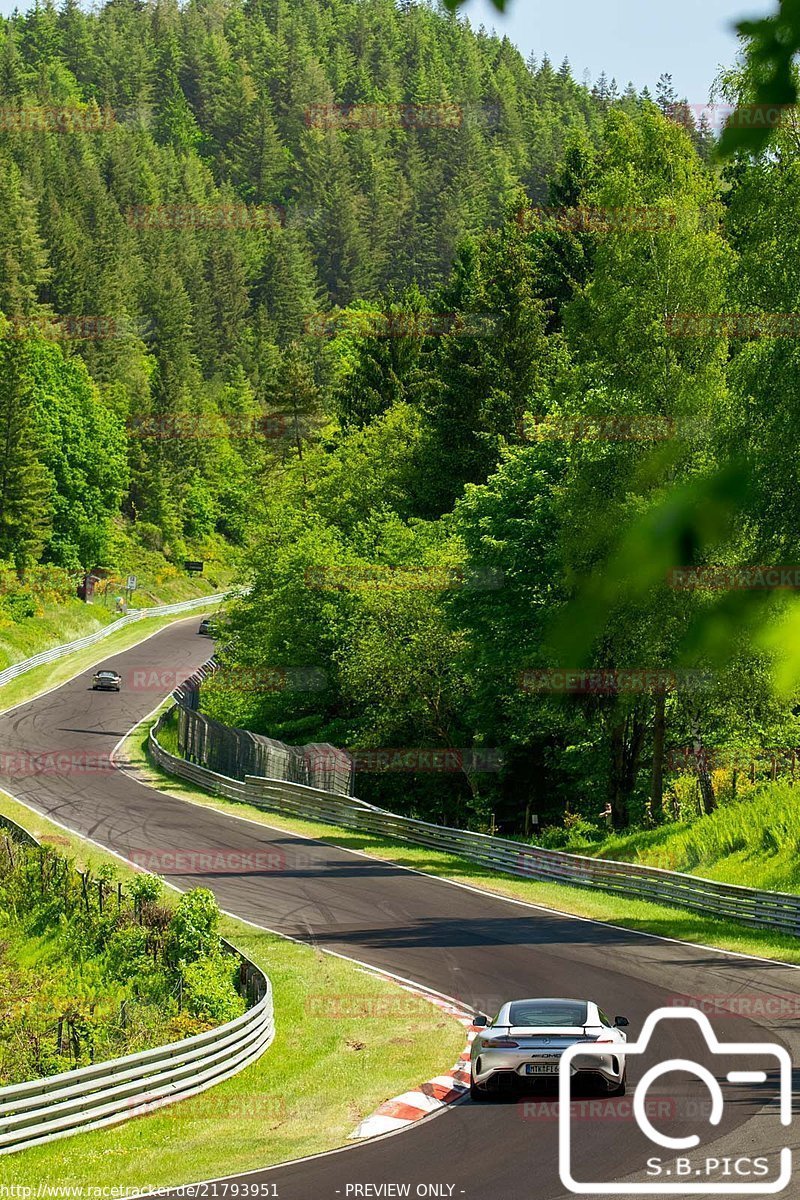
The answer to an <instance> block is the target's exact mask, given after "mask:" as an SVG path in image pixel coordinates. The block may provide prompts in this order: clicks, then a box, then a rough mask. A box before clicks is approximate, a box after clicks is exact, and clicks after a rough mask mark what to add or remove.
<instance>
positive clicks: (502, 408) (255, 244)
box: [0, 0, 800, 832]
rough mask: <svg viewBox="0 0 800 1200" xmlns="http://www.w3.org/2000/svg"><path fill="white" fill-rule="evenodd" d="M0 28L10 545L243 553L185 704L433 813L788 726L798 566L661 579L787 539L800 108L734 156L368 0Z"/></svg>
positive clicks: (684, 125)
mask: <svg viewBox="0 0 800 1200" xmlns="http://www.w3.org/2000/svg"><path fill="white" fill-rule="evenodd" d="M0 38H1V40H0V244H1V245H2V251H3V252H2V255H1V256H0V314H2V315H1V316H0V324H1V325H2V331H1V332H2V335H3V336H2V340H0V357H1V358H2V362H0V437H2V441H3V446H4V451H5V452H4V454H3V455H2V456H0V562H5V563H8V564H11V565H13V566H14V567H15V568H16V569H17V571H18V572H20V573H24V572H25V570H26V569H29V568H30V567H31V566H32V564H34V563H37V562H44V563H53V564H56V565H57V566H61V567H67V568H70V569H78V568H88V567H90V566H92V565H96V564H97V563H100V562H102V561H104V560H105V559H106V558H107V557H108V555H109V553H111V551H110V546H112V544H113V536H112V535H113V531H114V529H115V527H117V526H118V524H119V522H120V521H121V520H124V521H125V522H126V528H130V529H132V530H133V533H134V536H136V537H138V538H139V539H140V540H141V541H142V543H143V544H144V545H147V546H150V547H158V548H160V549H161V550H163V552H164V553H165V554H166V555H167V556H168V557H170V558H172V559H173V560H176V561H179V560H180V559H181V558H182V557H183V556H184V553H185V549H186V546H187V544H188V543H190V544H192V545H195V544H197V543H198V541H199V540H201V539H203V538H211V537H214V538H218V539H225V540H226V541H227V542H228V543H230V544H232V545H234V546H237V547H240V548H241V550H242V553H243V554H244V556H245V560H246V561H247V562H248V563H249V566H248V568H247V570H246V573H245V578H244V580H243V582H247V583H250V584H252V590H251V591H250V593H249V594H248V595H247V596H246V597H245V598H243V599H242V600H241V601H240V602H239V603H238V605H236V606H235V608H234V611H233V612H232V615H231V632H232V635H233V636H232V638H231V640H230V644H229V646H228V649H227V651H226V652H225V665H226V667H228V668H230V669H228V670H225V671H223V672H221V674H220V675H219V676H218V677H217V679H216V680H215V681H214V682H213V683H211V684H209V685H208V686H207V687H206V688H205V689H204V706H205V708H206V709H207V711H208V712H210V713H211V714H212V715H213V716H216V717H219V718H221V719H223V720H225V721H227V722H229V723H232V724H240V725H244V726H246V727H248V728H251V729H255V730H259V731H263V732H267V733H269V734H271V735H272V736H277V737H281V738H283V739H284V740H286V741H290V742H297V743H300V742H302V743H306V742H315V741H330V742H333V743H335V744H338V745H341V746H344V747H347V748H349V749H350V750H352V751H353V752H354V753H355V754H356V757H357V761H358V762H360V763H361V764H362V773H361V776H360V779H359V791H360V794H362V795H365V796H374V797H377V798H380V799H381V801H382V802H386V803H389V804H392V805H394V806H396V807H398V808H401V809H403V810H404V811H414V812H418V813H420V814H423V815H426V816H429V817H432V818H433V819H446V820H448V821H456V822H459V823H471V824H473V825H475V826H476V827H479V828H486V827H489V826H490V824H491V822H492V821H497V822H499V823H500V826H501V827H502V828H503V829H505V830H507V831H511V832H521V831H523V830H525V829H526V828H528V829H529V828H530V815H531V813H532V812H535V813H537V814H538V815H539V816H540V817H541V819H542V820H543V821H544V822H549V821H552V820H557V819H560V818H561V817H562V816H563V814H564V812H565V810H566V811H569V812H571V813H572V814H573V819H578V818H579V817H580V816H581V815H583V816H584V817H590V818H594V817H596V815H597V813H598V811H599V810H600V809H601V808H603V806H604V805H605V803H606V800H608V802H609V803H610V805H611V811H612V814H613V820H614V823H615V824H616V825H617V826H618V827H623V826H625V825H626V824H627V823H629V822H630V821H635V822H639V823H646V822H651V823H652V822H657V821H659V820H661V819H662V818H663V816H664V813H665V811H666V812H667V813H678V814H680V813H688V812H692V811H696V810H697V809H698V808H701V807H702V808H703V809H705V810H706V811H710V810H712V809H713V808H714V806H715V805H716V804H717V803H718V802H719V801H720V799H724V798H725V797H726V796H728V795H733V794H735V793H736V791H737V788H738V789H739V790H740V791H741V787H742V781H741V779H740V777H739V776H740V771H741V768H740V765H739V764H740V763H741V762H742V761H747V762H749V761H750V760H752V759H757V758H759V756H760V755H763V753H764V751H765V750H766V749H768V748H770V747H784V748H786V747H791V746H793V745H797V744H798V739H797V731H796V725H797V718H796V714H795V694H794V687H795V684H794V679H795V676H794V669H793V666H792V663H791V661H789V660H788V659H787V658H786V650H787V649H789V650H791V648H792V647H793V645H794V636H793V634H792V632H791V629H790V628H789V626H788V625H787V624H786V622H791V620H792V616H793V609H792V607H791V605H790V604H789V602H788V601H787V599H786V597H787V590H786V589H785V588H784V590H780V588H776V587H774V586H760V585H759V584H758V583H756V584H755V585H753V586H740V585H737V584H734V585H733V586H726V585H725V583H724V579H723V584H722V585H719V583H716V584H715V583H713V581H712V582H711V583H710V584H709V583H708V582H707V577H705V578H706V582H703V580H704V577H703V576H702V575H696V574H695V575H692V574H690V573H687V571H688V569H689V568H703V569H705V568H706V567H711V566H715V568H719V565H720V564H722V567H724V568H726V569H727V570H728V572H729V576H728V578H729V577H730V572H731V571H733V570H734V569H735V568H737V567H740V566H741V565H742V564H762V565H764V566H765V567H769V566H772V567H774V566H775V565H776V564H778V565H780V564H784V565H785V564H791V563H793V562H795V563H796V562H798V561H799V560H798V546H797V541H798V535H797V529H798V520H797V515H796V509H797V506H798V495H799V494H800V493H798V481H797V471H796V465H795V464H794V456H793V447H794V446H795V445H796V441H797V430H798V428H800V424H799V423H798V412H797V401H796V395H795V393H796V386H795V377H796V372H797V350H796V334H797V331H796V330H795V331H794V334H793V335H791V334H790V336H786V335H785V330H784V334H783V335H779V336H778V335H776V324H775V322H774V320H773V322H772V324H770V321H769V320H768V319H767V318H764V320H762V321H761V323H760V324H759V321H758V320H756V319H755V318H753V316H752V314H754V313H762V314H781V313H789V314H791V313H793V312H796V311H797V310H798V302H797V298H796V292H797V290H798V286H800V285H799V284H798V280H797V279H796V278H795V276H796V274H797V273H796V271H795V270H794V268H793V267H792V263H793V262H794V260H795V259H796V257H797V256H796V255H795V254H794V242H795V241H796V240H798V237H799V236H800V222H798V218H797V215H796V214H797V211H798V195H796V194H795V193H797V192H798V189H800V166H799V165H798V158H799V156H800V143H798V142H797V139H796V136H795V134H794V131H793V129H792V128H791V127H789V128H786V129H781V130H779V131H778V133H777V134H776V136H775V138H774V139H773V143H772V145H771V146H770V148H769V150H768V151H746V150H741V151H740V152H739V153H738V155H737V156H736V157H734V158H731V159H729V160H726V161H720V160H719V159H717V158H715V157H714V155H713V153H712V151H713V144H712V143H713V139H712V137H711V135H710V133H709V131H708V129H707V127H706V126H704V125H703V124H702V123H701V124H700V125H699V126H696V125H695V123H694V121H693V119H692V117H691V116H690V115H689V113H688V111H687V110H686V109H685V107H684V106H683V105H681V104H680V103H679V102H678V100H677V97H676V96H675V95H674V94H673V93H672V91H671V88H670V83H669V79H668V78H667V77H665V78H664V80H663V81H662V85H661V86H660V89H659V94H658V95H657V96H656V97H655V99H653V98H651V97H650V96H649V95H648V94H644V95H637V94H636V93H635V91H634V90H633V89H632V88H630V87H628V88H625V89H623V90H620V88H619V87H618V86H617V84H616V83H615V82H613V81H612V82H608V81H607V80H605V79H601V80H600V81H598V83H597V84H596V85H595V86H594V87H587V86H585V85H583V84H580V83H577V82H576V81H575V80H574V79H573V78H572V76H571V73H570V69H569V65H568V64H563V65H562V66H561V67H560V68H558V69H557V68H555V67H554V66H553V64H551V63H550V61H549V60H548V59H547V57H546V56H540V57H539V58H538V59H531V60H530V61H529V62H527V63H526V62H525V61H524V59H523V58H522V57H521V56H520V54H519V52H518V51H517V50H516V49H515V48H514V47H513V46H512V45H511V44H510V43H509V42H508V41H504V40H500V39H498V38H496V37H494V36H490V35H489V34H487V33H486V32H485V31H484V30H478V31H475V30H473V29H471V28H470V27H469V25H468V24H467V23H466V22H465V21H464V20H463V19H459V18H457V17H455V16H452V15H448V14H447V13H445V12H444V11H438V10H437V9H435V8H434V7H432V6H428V5H424V4H414V3H402V4H395V3H392V2H391V0H298V2H297V3H291V4H290V3H284V0H261V2H257V3H246V4H242V3H240V2H239V0H233V2H230V3H217V2H216V0H214V2H208V3H194V2H193V3H188V4H186V5H184V6H182V7H179V6H178V5H177V4H174V3H172V2H169V0H164V2H158V3H151V4H141V3H138V2H136V0H111V2H110V3H107V4H105V5H104V6H102V7H101V8H99V9H98V11H97V12H94V13H85V12H83V11H82V10H81V9H80V8H78V6H77V5H76V4H74V3H73V2H72V0H65V3H64V4H63V5H62V7H60V8H55V7H53V6H51V5H39V6H38V7H37V8H36V9H35V10H32V11H31V12H30V13H28V14H26V15H17V16H14V17H12V18H10V19H8V20H6V21H4V22H2V24H0ZM724 86H725V88H726V90H727V93H728V94H729V95H730V97H731V98H736V97H738V96H740V95H742V96H745V97H746V96H747V95H748V94H749V88H750V83H749V76H748V71H747V69H744V68H743V69H742V70H741V71H740V72H739V73H738V74H737V73H732V74H731V75H730V77H728V78H727V79H726V80H725V81H724ZM737 313H739V314H743V316H742V317H741V318H736V317H735V316H734V315H731V314H737ZM721 314H728V316H727V317H723V316H721ZM723 575H724V573H723ZM781 622H783V623H784V624H783V625H781ZM776 648H778V649H779V650H780V653H781V655H782V656H783V660H784V661H783V668H784V669H783V674H782V676H781V680H780V681H779V683H780V686H778V684H776V679H775V673H774V670H773V665H774V660H775V657H776ZM293 668H300V670H298V671H296V672H294V673H292V669H293ZM308 668H313V671H311V672H309V670H308ZM283 669H286V671H285V673H284V674H283V675H281V671H282V670H283ZM579 669H580V670H582V671H586V672H590V674H591V678H588V677H587V678H584V677H579V678H578V679H577V682H576V680H575V678H573V676H572V673H573V672H576V671H578V670H579ZM568 676H569V678H568ZM311 677H313V678H314V679H315V680H319V679H324V680H325V686H324V687H322V688H320V687H319V686H315V688H314V690H313V691H303V690H297V689H295V690H293V689H292V688H290V687H287V686H281V687H276V686H274V681H275V679H276V678H283V679H284V681H285V680H286V679H293V678H294V679H297V678H311ZM243 679H244V680H249V681H250V682H249V684H248V686H243V685H242V680H243ZM259 679H261V680H263V681H266V682H264V684H263V686H259ZM564 693H566V694H564ZM432 747H438V748H441V749H447V748H450V749H451V750H452V749H456V750H460V751H463V752H465V753H464V754H463V756H462V757H459V755H457V754H456V755H451V756H450V758H449V759H448V761H450V762H455V763H456V765H457V769H454V770H447V771H442V770H427V769H426V768H424V767H420V766H419V763H417V765H416V766H415V760H414V757H413V754H414V753H415V752H416V751H418V750H420V749H429V748H432ZM387 749H388V750H389V751H390V752H391V751H392V750H397V749H407V750H410V751H411V752H412V754H411V757H410V758H409V759H408V760H407V766H406V768H405V769H402V770H396V769H395V770H391V771H386V770H375V769H374V764H373V763H372V761H371V760H370V757H369V756H370V754H371V753H373V752H375V751H380V752H381V753H384V752H386V751H387ZM681 755H684V758H683V760H681V757H680V756H681ZM687 756H688V757H687ZM378 757H380V756H378ZM376 761H377V760H376ZM393 761H394V763H395V766H396V765H397V759H396V757H395V758H394V760H393ZM420 761H421V760H420ZM487 767H489V768H490V769H487ZM759 769H761V768H759ZM791 769H792V770H793V769H794V758H792V760H791ZM751 774H752V772H751ZM665 805H666V809H665Z"/></svg>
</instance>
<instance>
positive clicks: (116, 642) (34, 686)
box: [0, 605, 216, 713]
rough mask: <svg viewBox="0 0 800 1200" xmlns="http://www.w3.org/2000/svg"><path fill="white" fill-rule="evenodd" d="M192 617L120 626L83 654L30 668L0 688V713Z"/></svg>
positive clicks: (66, 636) (169, 617) (68, 637)
mask: <svg viewBox="0 0 800 1200" xmlns="http://www.w3.org/2000/svg"><path fill="white" fill-rule="evenodd" d="M83 607H87V606H83ZM88 607H91V606H88ZM215 611H216V608H215V607H214V605H210V606H209V608H208V612H215ZM192 615H193V614H192V613H191V612H189V613H178V614H177V615H175V614H173V615H167V616H160V617H143V618H142V620H141V621H135V622H134V623H133V624H132V625H123V626H122V628H121V629H119V630H118V631H116V632H114V633H109V634H108V635H107V636H106V637H104V638H103V639H102V640H101V641H99V642H97V643H96V645H94V646H87V647H86V649H85V650H77V651H75V652H73V653H72V654H67V655H65V656H64V658H59V659H58V660H57V661H56V662H54V663H45V664H44V665H43V666H41V667H34V668H33V670H32V671H26V672H25V674H24V675H20V676H19V677H18V678H17V679H12V680H11V681H10V682H9V683H7V684H5V686H4V687H0V713H3V712H6V711H7V710H8V709H9V708H14V707H15V706H16V705H18V704H24V703H25V702H26V701H27V700H32V699H33V698H34V697H35V696H38V695H39V694H40V693H41V692H43V691H45V690H47V689H50V688H53V687H58V685H59V684H61V683H66V682H67V680H68V679H72V678H73V676H75V675H79V674H80V673H81V672H82V671H86V670H88V668H89V667H93V666H94V665H95V664H96V663H99V662H103V661H104V660H105V659H107V658H110V657H111V656H112V655H114V654H121V653H122V652H123V651H124V650H129V649H130V648H131V646H135V645H137V644H138V643H139V642H142V641H144V640H145V639H146V638H148V637H151V636H152V635H153V634H154V633H158V631H159V630H160V629H165V628H166V627H167V625H171V624H172V623H173V622H174V621H183V620H186V619H187V618H188V617H191V616H192ZM200 616H201V612H200V610H199V609H198V611H197V619H198V622H199V620H200ZM59 640H60V641H62V642H63V641H72V640H74V639H73V638H72V636H71V635H69V634H68V633H64V636H63V637H62V638H60V639H59Z"/></svg>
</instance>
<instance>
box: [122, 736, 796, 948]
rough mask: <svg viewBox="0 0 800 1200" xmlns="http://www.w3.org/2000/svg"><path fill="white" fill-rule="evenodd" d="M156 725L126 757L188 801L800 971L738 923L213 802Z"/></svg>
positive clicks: (784, 941)
mask: <svg viewBox="0 0 800 1200" xmlns="http://www.w3.org/2000/svg"><path fill="white" fill-rule="evenodd" d="M152 723H153V722H150V721H148V722H146V723H145V724H144V725H142V726H140V727H139V728H138V729H137V730H136V731H135V732H134V733H133V734H132V735H131V736H130V737H129V738H128V739H127V741H126V742H125V746H124V753H125V755H126V756H127V758H128V759H129V760H130V761H131V762H132V763H133V764H134V765H135V766H136V767H137V768H138V769H139V770H140V771H141V772H142V773H143V774H146V775H147V777H148V779H149V781H150V782H151V784H152V786H153V787H155V788H157V789H158V790H160V791H163V792H169V793H170V794H172V795H174V796H178V797H180V798H181V799H184V800H189V801H191V802H192V803H195V804H202V805H205V806H207V807H210V808H216V809H218V810H219V811H221V812H227V813H231V814H233V815H235V816H238V817H246V818H248V819H249V820H253V821H257V822H259V823H260V824H263V825H268V826H271V827H273V828H276V829H281V830H285V831H286V832H289V833H297V834H300V835H301V836H303V837H309V838H316V839H318V840H319V841H323V842H329V843H330V844H331V845H334V846H339V847H341V848H342V849H344V850H355V851H359V852H360V853H362V854H369V855H373V856H374V857H376V858H381V859H383V860H384V861H387V862H393V863H396V864H397V865H398V866H401V867H408V868H410V869H411V870H414V871H421V872H424V873H425V874H427V875H435V876H438V877H440V878H443V879H449V880H452V881H453V882H455V883H464V884H469V885H470V886H472V887H477V888H481V889H483V890H485V891H488V892H492V893H494V894H495V895H499V896H506V897H508V898H509V899H513V900H522V901H525V902H526V903H528V904H535V905H540V906H543V907H545V908H551V909H555V910H557V911H559V912H563V913H568V914H572V915H574V916H578V917H588V918H590V919H592V920H596V921H604V922H609V923H611V924H614V925H619V926H622V927H623V928H626V929H633V930H638V931H639V932H641V933H653V934H657V935H659V936H661V937H669V938H676V939H679V940H681V941H686V942H692V943H695V944H700V945H704V946H714V947H717V948H719V949H720V950H731V951H733V952H735V953H739V954H752V955H756V956H758V957H763V958H770V959H775V960H777V961H779V962H785V963H797V964H798V965H800V943H798V940H797V939H796V938H793V937H789V936H784V935H780V934H775V933H771V932H769V931H767V930H764V931H762V930H757V929H751V928H749V927H748V926H747V925H744V924H741V925H740V924H737V922H735V921H720V920H715V919H713V918H710V917H704V916H703V915H702V914H698V913H692V912H688V911H686V910H684V909H679V908H670V907H668V906H667V905H661V904H651V903H648V902H646V901H640V900H627V899H626V898H625V897H622V896H613V895H607V894H604V893H603V892H599V891H595V890H592V889H589V888H582V887H570V886H567V885H563V884H556V883H543V882H538V881H535V880H529V879H520V878H518V877H516V876H513V875H504V874H503V873H502V872H499V871H490V870H488V869H487V868H485V867H481V866H479V865H478V864H476V863H471V862H469V861H468V860H467V859H464V858H460V857H458V856H457V855H454V854H445V853H442V852H440V851H438V850H430V849H426V848H425V847H421V846H412V845H408V844H406V843H405V842H400V841H396V840H393V839H391V838H383V837H376V836H373V835H372V834H367V833H360V832H356V831H353V830H349V829H343V828H340V827H339V826H335V825H326V824H323V823H322V822H318V821H304V820H300V819H297V818H294V817H286V816H284V815H282V814H279V813H275V812H271V811H268V810H264V809H260V808H256V807H255V806H253V805H251V804H243V803H240V802H238V801H233V800H225V799H223V798H221V797H218V796H212V795H209V793H207V792H204V791H203V790H202V789H200V788H196V787H193V786H191V785H189V784H185V783H183V782H182V781H181V780H179V779H173V778H172V777H171V776H169V775H167V774H166V773H165V772H164V771H161V770H160V769H159V768H158V767H157V766H156V765H155V764H154V763H152V762H151V760H150V759H149V756H148V754H147V736H146V735H147V732H148V729H149V727H150V726H151V725H152ZM173 749H174V747H173Z"/></svg>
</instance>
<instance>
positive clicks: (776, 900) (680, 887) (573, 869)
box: [149, 718, 800, 936]
mask: <svg viewBox="0 0 800 1200" xmlns="http://www.w3.org/2000/svg"><path fill="white" fill-rule="evenodd" d="M162 719H163V718H162ZM159 727H160V722H158V723H157V724H156V725H154V726H153V728H152V729H151V731H150V743H149V745H150V753H151V755H152V757H153V759H154V761H155V762H157V763H158V764H159V766H161V767H162V768H163V769H164V770H165V771H167V772H169V774H171V775H177V776H178V777H180V778H181V779H186V780H188V781H189V782H191V783H196V784H199V785H200V786H201V787H204V788H206V789H207V790H209V791H211V792H214V793H216V794H218V795H221V796H226V797H228V798H229V799H232V800H244V801H247V803H249V804H253V805H256V806H258V807H261V808H266V809H270V810H272V811H274V812H283V813H286V814H287V815H289V816H295V817H303V818H307V819H309V820H314V821H322V822H324V823H327V824H331V825H343V826H345V827H346V828H348V829H356V830H359V831H361V832H364V833H373V834H378V835H380V836H382V837H391V838H397V839H398V840H401V841H405V842H414V843H416V844H417V845H420V846H427V847H429V848H430V849H433V850H442V851H445V852H446V853H450V854H457V855H459V856H460V857H462V858H467V859H469V860H470V861H471V862H476V863H479V864H480V865H481V866H485V867H488V868H490V869H491V870H495V871H503V872H505V873H506V874H509V875H521V876H524V877H525V878H528V879H541V880H548V881H550V882H556V883H565V884H571V885H573V886H580V887H589V888H597V889H599V890H600V891H605V892H614V893H616V894H618V895H622V896H627V897H629V898H632V899H638V900H649V901H652V902H654V903H660V904H667V905H674V906H677V907H679V908H688V909H691V910H693V911H694V912H701V913H703V914H704V915H706V916H712V917H718V918H720V919H722V920H734V921H741V922H745V923H746V924H748V925H754V926H757V927H758V928H761V929H772V930H775V931H776V932H780V933H788V934H792V935H795V936H797V935H798V934H800V896H792V895H789V894H787V893H785V892H762V891H757V890H756V889H755V888H748V887H737V886H735V885H732V884H726V883H716V882H714V881H713V880H708V879H700V878H699V877H698V876H696V875H684V874H681V873H680V872H677V871H662V870H660V869H658V868H656V867H645V866H640V865H638V864H637V863H625V862H612V861H609V860H607V859H601V858H589V857H584V856H582V855H577V854H564V853H562V852H560V851H555V850H543V849H542V848H541V847H539V846H531V845H528V844H527V843H523V842H515V841H511V840H510V839H508V838H499V837H490V836H489V835H488V834H482V833H471V832H469V831H467V830H463V829H452V828H450V827H449V826H446V825H432V824H430V823H429V822H427V821H419V820H416V819H415V818H413V817H401V816H397V815H396V814H395V813H390V812H386V811H385V810H384V809H381V808H376V807H374V806H373V805H370V804H366V803H365V802H364V801H362V800H357V799H355V798H354V797H352V796H351V797H345V796H340V795H337V794H335V793H333V792H324V791H320V790H319V789H317V788H309V787H300V786H298V785H296V784H287V783H284V782H283V781H282V780H275V779H262V778H260V777H253V776H248V777H247V778H246V779H245V781H244V782H241V781H239V780H236V779H228V778H226V777H225V776H224V775H219V774H217V773H215V772H213V771H209V770H207V769H206V768H204V767H199V766H197V765H196V764H194V763H188V762H186V761H185V760H184V759H181V758H177V757H176V756H175V755H173V754H170V753H168V752H167V751H166V750H164V749H163V747H162V746H160V745H159V743H158V736H157V735H158V730H159Z"/></svg>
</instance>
